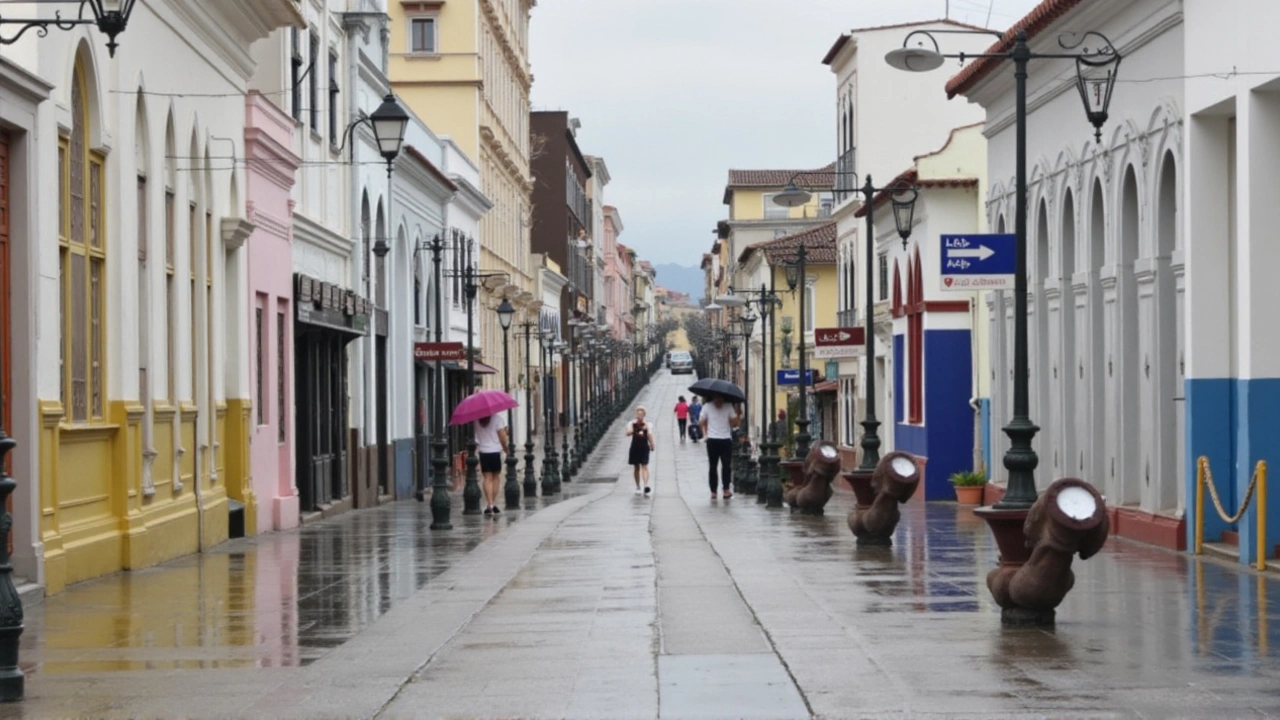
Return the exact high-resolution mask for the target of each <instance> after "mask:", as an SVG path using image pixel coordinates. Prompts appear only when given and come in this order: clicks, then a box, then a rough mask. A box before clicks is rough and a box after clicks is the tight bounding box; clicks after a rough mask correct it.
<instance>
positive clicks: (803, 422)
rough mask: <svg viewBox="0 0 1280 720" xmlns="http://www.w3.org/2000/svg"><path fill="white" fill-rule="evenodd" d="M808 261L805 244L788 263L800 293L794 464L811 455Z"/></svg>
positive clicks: (788, 271) (790, 285) (792, 282)
mask: <svg viewBox="0 0 1280 720" xmlns="http://www.w3.org/2000/svg"><path fill="white" fill-rule="evenodd" d="M775 201H776V199H775ZM780 204H781V203H780ZM807 259H808V250H807V248H806V247H805V244H804V243H800V247H799V248H797V249H796V259H795V261H794V262H790V263H787V266H786V275H787V287H788V288H790V289H791V292H792V294H795V293H796V290H797V289H799V292H800V313H799V314H800V387H799V393H800V411H799V415H798V417H796V427H797V428H798V429H799V432H797V433H796V452H795V455H794V456H793V457H792V458H791V461H792V462H796V461H800V462H803V461H804V458H805V456H806V455H808V454H809V441H810V440H811V438H810V437H809V403H808V399H809V398H808V393H807V392H806V391H807V390H808V388H807V387H806V386H807V385H808V384H809V370H808V363H809V358H808V351H807V350H806V348H805V341H804V325H805V315H806V314H807V312H808V308H807V302H806V301H807V296H808V294H809V292H808V290H809V287H808V285H809V280H808V275H807V273H808V268H807V266H806V260H807Z"/></svg>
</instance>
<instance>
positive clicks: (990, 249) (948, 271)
mask: <svg viewBox="0 0 1280 720" xmlns="http://www.w3.org/2000/svg"><path fill="white" fill-rule="evenodd" d="M939 248H940V255H941V257H940V258H939V259H940V261H941V263H940V268H939V270H940V272H939V274H940V278H941V280H942V288H941V289H942V290H944V291H947V290H950V291H963V292H975V291H982V290H1008V289H1011V288H1013V278H1014V271H1015V270H1016V269H1017V259H1018V242H1017V236H1015V235H1013V234H1010V233H1001V234H981V235H976V234H975V235H943V236H942V242H940V243H939Z"/></svg>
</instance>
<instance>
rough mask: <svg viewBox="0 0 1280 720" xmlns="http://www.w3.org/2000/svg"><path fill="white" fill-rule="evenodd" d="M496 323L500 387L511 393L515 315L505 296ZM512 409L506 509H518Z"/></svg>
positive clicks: (508, 415)
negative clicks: (499, 341) (499, 344)
mask: <svg viewBox="0 0 1280 720" xmlns="http://www.w3.org/2000/svg"><path fill="white" fill-rule="evenodd" d="M497 312H498V324H499V325H501V326H502V389H503V390H504V391H505V392H506V393H507V394H508V395H510V394H511V352H510V345H509V343H508V337H509V336H510V334H511V332H510V331H511V320H512V318H514V317H515V314H516V309H515V308H514V307H512V306H511V302H510V301H509V300H507V298H503V299H502V302H501V303H499V304H498V311H497ZM513 417H514V410H512V409H510V408H508V409H507V448H506V450H507V482H506V485H504V486H503V494H504V495H505V496H506V497H505V499H506V505H507V509H508V510H518V509H520V481H519V480H518V479H517V477H516V466H517V465H519V464H520V461H519V460H517V459H516V436H515V427H516V426H515V423H514V422H513Z"/></svg>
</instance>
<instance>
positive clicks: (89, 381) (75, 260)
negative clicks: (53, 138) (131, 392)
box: [58, 60, 107, 423]
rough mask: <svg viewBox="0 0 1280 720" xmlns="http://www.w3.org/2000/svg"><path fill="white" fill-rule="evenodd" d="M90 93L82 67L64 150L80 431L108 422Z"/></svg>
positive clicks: (64, 240) (73, 406)
mask: <svg viewBox="0 0 1280 720" xmlns="http://www.w3.org/2000/svg"><path fill="white" fill-rule="evenodd" d="M89 117H90V116H89V87H88V83H87V81H86V79H85V69H84V64H83V61H81V60H77V61H76V66H75V71H74V73H73V75H72V79H71V132H70V134H69V135H66V136H63V137H62V138H60V140H59V143H58V170H59V172H58V176H59V177H58V183H59V188H58V190H59V193H58V195H59V213H60V216H61V217H60V221H59V232H58V245H59V256H60V257H59V259H60V263H59V272H58V280H59V286H60V290H61V296H62V303H61V305H62V343H61V360H62V362H61V365H62V403H63V412H64V417H65V418H66V419H67V420H69V421H70V422H73V423H86V422H101V421H102V420H103V416H104V415H105V412H104V406H105V404H106V403H105V394H106V373H105V372H104V370H105V367H104V366H105V364H106V363H105V360H106V357H105V355H106V347H105V336H106V333H105V328H104V326H103V323H104V318H103V314H104V309H105V304H106V298H105V294H104V284H105V282H106V267H105V266H106V259H107V247H106V223H105V221H104V217H103V205H104V203H103V184H102V181H103V165H104V162H105V159H104V158H103V156H102V154H101V153H98V152H96V151H94V150H92V149H90V147H89V137H90V133H89V130H90V128H89V122H90V120H89Z"/></svg>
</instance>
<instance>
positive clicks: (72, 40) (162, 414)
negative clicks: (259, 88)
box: [0, 0, 301, 594]
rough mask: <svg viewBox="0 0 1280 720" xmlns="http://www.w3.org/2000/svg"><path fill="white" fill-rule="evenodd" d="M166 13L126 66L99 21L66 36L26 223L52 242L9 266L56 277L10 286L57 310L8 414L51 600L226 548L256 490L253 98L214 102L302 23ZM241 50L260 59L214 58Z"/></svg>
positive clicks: (133, 28) (231, 11)
mask: <svg viewBox="0 0 1280 720" xmlns="http://www.w3.org/2000/svg"><path fill="white" fill-rule="evenodd" d="M161 10H162V8H159V7H158V4H154V3H150V4H149V3H139V4H138V6H137V8H136V10H135V11H134V12H133V14H132V16H131V17H130V19H129V22H128V27H127V30H126V32H125V33H124V34H123V35H121V37H120V42H121V45H122V52H121V53H119V55H118V56H117V57H116V58H115V59H114V60H112V59H110V58H109V56H108V51H107V49H106V48H105V46H104V44H103V43H102V42H101V40H100V37H98V34H97V33H96V31H88V30H86V31H85V33H83V34H82V33H80V32H76V33H54V34H50V35H49V37H48V38H46V39H44V40H41V41H40V64H39V67H38V68H33V70H38V71H39V73H40V74H41V75H43V76H44V77H46V78H49V79H52V80H56V84H54V85H53V86H52V87H51V88H50V89H49V90H50V101H49V102H48V103H47V105H46V107H47V109H48V112H42V113H41V116H40V119H39V121H38V125H37V126H36V127H35V128H33V130H32V131H31V132H28V133H27V134H26V137H24V138H23V143H24V146H23V147H22V148H21V149H20V155H18V157H19V158H21V159H22V169H21V172H22V173H23V174H22V175H21V176H19V177H21V178H22V181H21V183H18V182H15V183H14V186H19V185H21V186H22V187H24V188H30V189H31V192H32V197H31V200H30V201H29V203H28V204H25V205H24V206H23V207H21V208H15V209H16V210H17V211H18V213H16V217H15V227H20V228H21V229H22V230H23V231H29V232H31V237H30V238H22V239H21V242H20V245H21V246H22V247H24V248H26V247H30V248H32V249H33V250H32V252H31V253H26V252H23V253H16V254H15V255H17V256H18V258H17V260H18V262H17V264H16V265H15V267H14V268H12V269H10V268H7V267H6V268H4V271H6V272H10V273H13V275H12V277H13V278H15V279H17V278H33V279H34V278H38V279H39V284H31V283H28V282H26V281H21V282H19V283H18V284H16V285H15V286H14V287H13V288H10V287H9V285H8V284H7V283H3V282H0V284H4V285H5V287H6V289H12V290H13V292H14V293H15V294H14V297H13V300H14V302H15V303H17V304H19V305H20V306H22V307H24V308H34V307H37V305H38V306H39V307H40V308H41V311H40V312H39V313H34V312H33V313H32V314H31V315H30V320H31V322H32V323H34V324H35V325H34V328H33V329H32V328H31V326H30V325H28V326H27V327H28V330H24V332H30V333H31V335H30V336H29V337H26V338H22V339H21V340H20V341H19V342H17V344H16V345H15V346H16V347H21V348H24V350H26V351H28V352H24V353H16V352H15V353H14V355H15V356H17V357H16V358H15V359H16V360H17V361H18V363H20V364H19V365H18V367H20V368H21V369H23V370H24V371H26V372H27V377H26V378H24V379H23V380H21V381H20V382H21V387H22V389H21V393H22V395H21V396H20V398H19V400H20V404H18V403H15V404H16V406H17V407H16V408H15V411H16V412H15V413H14V414H12V415H9V414H7V413H6V415H7V417H6V418H5V419H6V421H8V422H9V423H11V424H10V426H9V427H10V428H14V427H16V428H18V429H19V430H20V431H21V433H22V434H21V437H22V439H23V440H24V444H23V452H22V453H21V455H20V457H18V458H15V464H16V466H17V467H16V468H15V470H16V474H17V475H18V476H19V477H21V478H23V480H24V482H22V483H21V485H20V487H21V493H20V494H18V495H16V496H15V497H14V500H15V503H14V505H15V507H14V510H15V518H14V536H13V541H14V566H15V569H16V571H17V572H18V573H20V574H21V575H22V576H23V577H24V578H25V579H28V580H31V581H34V582H36V583H43V585H44V586H45V592H46V593H48V594H53V593H57V592H59V591H60V590H62V589H63V588H64V587H65V586H66V585H67V584H69V583H73V582H77V581H80V580H85V579H89V578H93V577H97V576H101V575H105V574H108V573H112V572H116V571H119V570H128V569H138V568H143V567H147V566H149V565H153V564H155V563H158V562H162V561H165V560H169V559H172V558H175V557H178V556H181V555H185V554H189V553H193V552H196V551H199V550H202V549H204V548H207V547H209V546H211V545H215V544H217V543H219V542H221V541H223V540H225V539H226V538H227V537H228V535H229V533H230V515H231V512H230V508H231V507H232V505H233V504H235V505H238V504H239V501H238V500H235V502H234V503H233V499H235V498H242V497H243V493H244V490H245V488H246V487H247V485H248V482H249V476H248V467H249V464H248V452H249V447H248V446H249V425H248V423H249V419H250V408H251V402H250V399H249V398H250V397H251V392H250V387H249V380H248V376H247V373H245V372H243V369H244V365H242V364H241V363H240V362H239V360H240V359H241V358H245V359H247V357H248V351H247V349H246V347H245V343H246V342H247V338H248V337H249V329H248V314H247V312H246V311H245V305H244V304H243V302H242V300H243V299H245V297H244V295H243V294H242V292H241V291H242V290H243V288H244V285H243V278H244V277H245V274H246V272H247V267H248V266H247V263H248V255H247V251H246V250H245V248H244V243H245V240H246V238H247V236H248V234H249V231H250V230H251V229H252V228H253V225H252V224H251V223H249V222H248V221H247V220H246V219H245V218H246V215H249V216H251V215H252V213H251V212H249V211H247V210H246V205H245V202H246V198H245V196H244V194H242V192H241V190H240V189H241V188H243V187H244V183H245V177H244V173H243V167H238V168H237V167H234V164H232V165H233V166H228V165H227V164H226V163H224V164H223V165H221V166H218V165H216V164H215V163H214V162H212V161H211V160H210V158H212V157H215V156H231V155H236V156H239V155H242V154H243V153H244V150H243V146H242V144H241V143H242V142H243V138H244V130H245V110H244V106H243V105H237V104H236V103H227V102H222V103H216V102H210V101H209V100H208V98H211V97H240V96H241V95H243V94H244V93H246V92H247V90H248V81H249V78H250V74H251V73H252V70H253V67H252V63H251V62H247V58H248V55H247V52H248V49H249V48H250V47H251V46H252V45H253V44H254V43H255V42H257V41H258V40H260V39H263V38H265V37H267V36H268V35H269V34H270V33H271V31H272V30H274V29H276V28H279V27H287V26H291V25H298V24H300V23H301V18H300V17H299V15H298V10H297V7H296V5H295V4H294V3H291V2H288V1H287V0H265V1H264V0H252V2H251V1H250V0H228V1H227V2H219V3H214V4H211V5H209V6H208V8H207V11H208V12H209V13H212V14H211V15H210V18H209V20H210V21H211V22H212V23H213V25H214V26H216V27H217V28H218V29H219V32H218V33H200V32H196V31H195V30H194V29H192V28H190V27H187V26H183V25H181V24H175V23H177V22H180V21H175V19H174V18H175V17H176V16H174V15H173V14H172V13H168V14H166V13H165V12H161ZM125 48H128V50H127V51H126V50H125ZM148 48H150V49H151V51H152V52H148ZM157 48H159V49H160V50H158V49H157ZM161 51H163V53H162V54H163V55H164V57H165V58H166V61H165V62H163V63H156V62H155V57H158V55H156V54H155V53H157V52H161ZM228 57H236V58H244V59H245V60H246V62H242V63H238V64H235V65H234V68H232V67H231V66H230V65H222V64H219V63H217V62H214V61H213V60H212V58H228ZM144 71H145V73H144ZM144 74H145V77H146V84H145V85H144V84H142V80H141V78H142V77H143V76H144ZM31 77H32V78H34V77H36V76H35V75H32V76H31ZM177 91H186V92H189V93H190V95H175V97H173V98H165V97H160V96H163V95H164V94H165V93H166V92H172V93H177ZM126 99H127V100H126ZM41 138H43V139H41ZM215 141H216V142H215ZM218 143H221V144H218ZM16 179H17V178H15V180H16ZM5 217H6V220H5V222H6V223H7V222H8V217H9V215H8V214H7V213H6V215H5ZM17 223H20V225H18V224H17ZM17 239H18V238H15V240H17ZM37 249H38V251H39V252H35V250H37ZM6 262H7V261H6ZM35 290H38V291H39V292H38V293H36V292H35ZM37 296H38V298H39V299H38V302H37ZM60 307H61V309H59V308H60ZM32 349H34V353H35V354H31V352H30V351H31V350H32ZM33 362H34V367H33V366H32V363H33ZM5 365H6V367H5V369H6V370H8V367H9V363H5ZM15 380H16V378H15ZM14 384H15V385H18V384H19V383H18V382H15V383H14ZM27 479H30V482H26V480H27ZM33 492H34V493H35V494H34V495H33V494H32V493H33Z"/></svg>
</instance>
